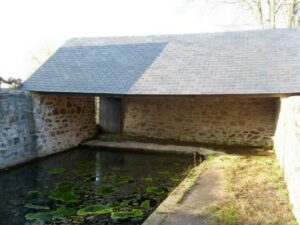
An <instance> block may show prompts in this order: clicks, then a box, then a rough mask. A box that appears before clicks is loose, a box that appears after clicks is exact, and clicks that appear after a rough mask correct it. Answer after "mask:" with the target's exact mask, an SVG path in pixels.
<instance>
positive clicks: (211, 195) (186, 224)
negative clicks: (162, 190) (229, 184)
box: [143, 166, 225, 225]
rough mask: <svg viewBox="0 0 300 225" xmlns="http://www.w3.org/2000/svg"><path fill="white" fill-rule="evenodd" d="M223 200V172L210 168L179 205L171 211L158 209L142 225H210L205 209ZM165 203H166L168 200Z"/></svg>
mask: <svg viewBox="0 0 300 225" xmlns="http://www.w3.org/2000/svg"><path fill="white" fill-rule="evenodd" d="M224 198H225V176H224V170H223V169H221V168H215V167H214V166H211V167H209V168H208V169H207V170H205V171H204V172H203V173H202V174H201V175H200V176H199V177H198V178H197V181H196V183H195V184H194V186H193V187H192V188H191V190H189V191H188V193H187V194H186V196H185V198H184V199H183V200H182V201H181V202H180V203H179V204H176V205H174V206H173V209H171V208H172V207H171V208H169V209H166V208H164V207H159V208H158V209H157V210H156V211H155V212H154V213H153V214H152V215H151V216H150V217H149V218H148V219H147V220H146V221H145V222H144V224H143V225H158V224H159V225H211V223H210V221H209V219H208V217H207V215H208V214H209V212H207V210H206V207H208V206H210V205H211V204H214V203H217V202H219V201H222V200H224ZM165 201H166V203H167V202H168V201H169V200H168V198H167V199H166V200H165ZM163 204H165V202H163Z"/></svg>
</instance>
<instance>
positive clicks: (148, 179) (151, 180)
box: [143, 176, 155, 182]
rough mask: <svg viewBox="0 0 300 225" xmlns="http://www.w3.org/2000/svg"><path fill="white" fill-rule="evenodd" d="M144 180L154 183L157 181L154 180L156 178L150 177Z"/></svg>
mask: <svg viewBox="0 0 300 225" xmlns="http://www.w3.org/2000/svg"><path fill="white" fill-rule="evenodd" d="M143 180H144V181H145V182H153V181H154V180H155V178H154V177H150V176H148V177H145V178H144V179H143Z"/></svg>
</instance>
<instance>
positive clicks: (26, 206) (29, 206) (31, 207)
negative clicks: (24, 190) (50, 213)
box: [24, 203, 50, 210]
mask: <svg viewBox="0 0 300 225" xmlns="http://www.w3.org/2000/svg"><path fill="white" fill-rule="evenodd" d="M24 207H25V208H28V209H45V210H49V209H50V208H49V206H43V205H35V204H32V203H27V204H25V205H24Z"/></svg>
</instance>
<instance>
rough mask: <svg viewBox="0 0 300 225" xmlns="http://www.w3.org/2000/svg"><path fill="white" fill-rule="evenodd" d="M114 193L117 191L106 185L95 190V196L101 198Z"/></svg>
mask: <svg viewBox="0 0 300 225" xmlns="http://www.w3.org/2000/svg"><path fill="white" fill-rule="evenodd" d="M116 191H117V188H115V187H113V186H111V185H107V186H103V187H100V188H99V189H98V190H97V195H99V196H102V195H106V194H111V193H114V192H116Z"/></svg>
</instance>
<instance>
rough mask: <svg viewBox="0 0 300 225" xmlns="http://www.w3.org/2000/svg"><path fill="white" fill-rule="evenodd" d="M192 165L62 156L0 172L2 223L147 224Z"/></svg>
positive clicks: (113, 154)
mask: <svg viewBox="0 0 300 225" xmlns="http://www.w3.org/2000/svg"><path fill="white" fill-rule="evenodd" d="M193 165H194V157H193V156H192V155H173V154H162V153H160V154H154V153H151V154H150V153H138V152H124V151H123V152H120V151H119V152H118V151H111V150H110V151H109V150H104V149H102V150H99V149H98V150H97V149H89V148H81V149H75V150H71V151H68V152H65V153H60V154H57V155H54V156H51V157H48V158H45V159H42V160H39V161H37V162H32V163H29V164H25V165H23V166H20V167H17V168H13V169H11V170H8V171H2V172H0V224H1V225H24V224H26V225H27V224H28V225H29V224H79V225H83V224H93V225H96V224H97V225H101V224H142V222H143V221H144V220H145V219H146V218H147V217H148V216H149V215H150V214H151V213H152V212H153V211H154V209H155V208H156V207H157V206H158V205H159V203H160V202H162V201H163V200H164V199H165V198H166V197H167V195H168V193H169V192H170V191H172V190H173V189H174V188H175V187H176V186H177V185H178V184H179V183H180V181H182V179H183V178H184V177H185V175H186V173H187V171H188V169H190V168H192V167H193ZM85 207H88V208H85ZM84 208H85V209H84Z"/></svg>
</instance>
